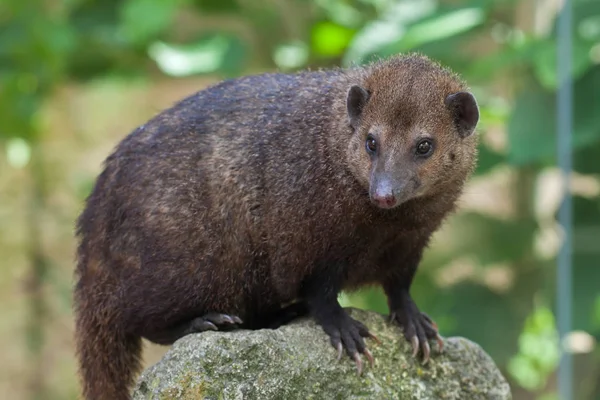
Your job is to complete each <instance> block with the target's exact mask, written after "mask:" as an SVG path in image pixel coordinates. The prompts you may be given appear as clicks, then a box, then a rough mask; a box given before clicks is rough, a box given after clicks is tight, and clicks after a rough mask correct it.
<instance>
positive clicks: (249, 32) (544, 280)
mask: <svg viewBox="0 0 600 400" xmlns="http://www.w3.org/2000/svg"><path fill="white" fill-rule="evenodd" d="M546 3H548V4H546ZM549 4H550V2H545V1H539V2H537V3H535V4H534V2H518V1H512V0H466V1H450V0H401V1H392V0H315V1H308V0H287V1H284V0H276V1H266V0H261V1H256V2H251V1H242V0H171V1H163V0H123V1H117V0H103V1H100V0H61V1H44V0H28V1H23V0H3V1H2V2H0V143H1V144H2V148H3V150H4V152H5V154H6V158H7V160H8V162H9V163H10V165H11V166H12V167H13V168H15V169H21V168H29V171H30V174H31V176H32V183H31V184H32V185H33V186H34V188H35V187H43V185H44V178H43V174H42V170H43V160H41V159H40V157H39V153H38V152H37V151H36V146H37V144H38V140H39V137H40V135H41V134H42V133H43V127H42V126H41V124H40V121H39V110H40V109H41V108H42V107H43V105H44V102H45V101H47V100H48V99H50V98H51V96H52V94H53V93H54V91H55V90H56V89H57V88H59V87H60V86H61V85H62V84H64V83H66V82H81V83H86V82H92V81H94V80H95V79H98V78H100V77H119V78H121V79H152V77H154V76H156V75H157V74H159V75H160V74H162V75H167V76H170V77H172V78H173V79H177V78H183V77H188V76H192V75H199V74H210V75H213V76H214V75H216V76H218V77H220V78H229V77H233V76H237V75H240V74H244V73H253V72H255V71H262V70H270V69H275V68H277V69H281V70H296V69H300V68H304V67H308V66H310V67H311V68H317V67H327V66H332V65H345V66H350V65H352V64H360V63H364V62H368V61H370V60H373V59H376V58H378V57H385V56H388V55H391V54H395V53H398V52H407V51H418V52H422V53H425V54H427V55H429V56H430V57H432V58H435V59H437V60H439V61H440V62H441V63H442V64H444V65H447V66H449V67H451V68H452V69H454V70H456V71H458V72H459V73H460V74H461V75H462V76H463V77H464V78H465V80H466V81H467V82H468V83H469V85H470V86H471V87H472V89H473V91H474V92H475V94H476V95H477V98H478V101H479V104H480V107H481V116H482V119H481V123H480V129H479V134H480V136H481V138H482V140H481V146H480V154H479V164H478V168H477V171H476V174H475V179H476V180H477V181H478V182H484V183H485V182H487V181H492V180H494V179H496V178H494V177H496V176H497V175H501V174H505V175H506V176H508V177H509V178H507V180H506V182H508V183H504V186H503V189H502V191H506V192H507V193H508V195H507V196H505V197H506V198H505V199H503V200H502V201H504V202H505V203H506V204H504V205H502V206H498V207H492V210H489V209H486V210H482V209H480V208H468V209H466V210H464V211H461V212H460V213H459V214H458V215H456V216H453V217H452V218H450V220H449V221H448V225H449V228H448V232H450V233H449V234H444V233H442V234H440V236H439V237H440V239H439V241H437V242H435V244H433V245H432V248H431V249H430V251H428V252H427V254H426V256H425V260H424V262H423V265H422V268H421V269H420V271H419V273H418V276H417V279H416V282H415V285H414V288H413V295H414V297H415V298H416V301H417V303H418V304H419V305H420V307H421V309H422V310H424V311H426V312H427V313H429V314H430V315H431V316H432V317H433V318H434V319H435V320H436V321H437V322H438V324H439V326H440V329H441V331H442V333H443V334H444V335H455V334H459V335H463V336H466V337H469V338H471V339H473V340H475V341H477V342H478V343H480V344H481V345H482V346H483V347H484V348H485V349H486V350H487V351H488V352H489V353H490V354H491V355H492V356H493V357H494V358H495V360H496V361H497V362H498V363H499V365H500V366H501V367H502V368H504V369H505V370H506V371H507V373H508V374H509V376H510V377H511V379H512V384H513V385H515V386H516V387H520V388H522V389H523V390H525V392H524V393H526V392H529V393H532V395H533V394H535V395H540V396H549V395H552V391H553V386H552V384H549V383H548V382H549V381H550V377H551V374H552V373H553V372H554V370H555V367H556V364H557V357H558V347H557V341H556V332H555V326H554V325H555V322H554V318H553V315H552V312H551V310H552V309H553V307H554V305H555V303H556V302H557V301H560V299H556V298H555V296H554V279H555V268H554V260H555V255H556V245H555V244H554V245H553V244H552V243H553V242H552V240H550V241H548V240H546V239H545V238H547V237H558V233H557V229H556V225H555V221H554V217H555V215H554V214H555V212H556V208H550V211H545V212H543V210H542V211H540V210H541V206H540V205H539V204H540V203H543V202H544V200H547V198H548V197H551V195H550V194H548V193H551V191H550V192H548V191H544V190H543V189H544V187H545V186H544V185H543V184H542V183H543V182H544V177H545V176H547V174H548V173H549V172H551V171H552V168H553V166H554V165H555V146H556V123H555V101H556V85H557V77H556V67H555V66H556V58H557V54H556V27H555V14H554V13H553V11H552V9H551V8H548V7H549ZM552 4H553V3H552ZM573 7H574V21H573V27H574V31H573V38H574V43H573V55H572V57H573V67H574V69H573V79H574V80H575V88H574V90H575V91H574V101H575V110H574V113H575V116H574V130H573V135H574V143H573V144H574V149H573V150H574V156H575V172H576V173H577V174H578V176H581V177H585V178H588V180H587V181H586V182H588V186H589V187H591V188H592V189H589V188H588V189H586V190H578V191H575V192H574V196H575V198H574V207H575V210H574V212H575V215H574V220H575V228H574V232H575V239H574V243H575V249H574V287H575V290H574V293H575V299H574V310H573V311H574V328H575V329H578V330H582V331H585V332H587V333H588V334H589V335H592V336H594V337H595V338H596V339H599V338H600V285H599V282H600V268H598V256H599V255H600V248H599V246H598V245H597V237H598V234H597V233H598V232H599V231H598V229H600V197H599V191H598V189H593V188H594V187H596V188H597V187H598V185H599V182H600V181H599V180H598V179H599V176H600V163H599V162H598V161H597V160H598V157H600V112H599V111H600V95H599V93H600V2H599V1H597V0H576V1H574V5H573ZM548 10H550V11H548ZM560 56H561V57H565V56H567V55H560ZM132 107H134V105H133V106H132ZM125 133H126V132H123V134H125ZM36 163H37V165H38V166H37V167H35V165H36ZM503 176H504V175H503ZM93 178H94V177H93V176H90V177H89V181H90V182H91V181H92V179H93ZM503 182H504V181H503ZM590 182H592V183H590ZM594 182H595V183H594ZM594 185H596V186H594ZM86 188H89V183H88V184H87V185H86ZM474 190H480V192H477V193H471V195H472V197H473V198H478V197H484V195H485V193H483V191H484V189H474ZM502 191H501V192H502ZM33 192H34V193H37V194H35V196H37V197H38V200H40V201H36V202H32V203H31V204H30V205H29V207H34V208H35V207H42V208H43V207H45V205H44V201H43V196H44V194H43V191H35V190H34V191H33ZM86 194H87V192H85V193H81V197H82V198H83V197H84V196H85V195H86ZM500 194H502V193H500ZM498 201H500V199H498ZM494 209H507V210H509V211H507V212H499V211H498V210H494ZM494 211H498V212H494ZM31 224H32V227H31V228H32V231H34V230H35V229H34V228H35V226H34V225H35V221H32V222H31ZM540 243H542V244H540ZM544 243H545V244H544ZM544 248H545V249H546V250H544ZM38 250H39V249H37V250H36V249H35V246H34V247H33V250H32V252H33V253H35V252H38ZM40 251H41V250H40ZM45 257H46V258H48V255H45ZM33 258H34V257H33V256H32V260H33ZM32 262H33V261H32ZM33 264H35V263H33ZM32 273H34V274H36V273H37V274H41V275H43V277H42V279H50V278H46V277H47V276H51V277H53V278H52V282H53V284H56V285H58V286H61V287H63V288H64V287H68V285H67V286H65V282H68V278H64V279H63V280H62V283H61V280H60V279H58V278H56V277H55V276H54V275H52V274H47V273H46V272H44V271H42V272H40V270H39V269H35V268H34V269H33V270H32ZM498 282H500V283H498ZM540 297H541V298H543V299H544V303H545V304H548V305H549V306H548V307H538V306H535V301H534V299H535V298H540ZM38 301H43V300H38ZM342 302H343V303H344V304H347V305H355V306H360V307H364V308H371V309H374V310H378V311H381V312H386V311H387V305H386V301H385V298H384V297H383V296H382V293H381V291H380V290H378V289H372V290H365V291H361V292H359V293H352V294H348V293H345V294H343V296H342ZM34 309H35V308H34ZM595 351H596V354H595V356H594V357H595V360H596V363H595V364H594V367H593V368H591V369H590V370H588V371H587V372H588V375H590V376H593V375H594V374H596V375H598V374H600V365H598V358H599V357H598V354H597V353H598V350H597V349H596V350H595ZM592 386H593V387H592V389H591V390H590V391H589V392H585V393H583V392H582V393H580V395H581V396H587V397H585V398H590V399H591V398H600V386H594V385H592ZM580 390H583V389H582V388H580ZM593 396H596V397H593ZM540 398H541V397H540ZM548 398H549V397H548ZM578 398H584V397H578Z"/></svg>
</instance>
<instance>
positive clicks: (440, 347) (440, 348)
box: [435, 333, 444, 353]
mask: <svg viewBox="0 0 600 400" xmlns="http://www.w3.org/2000/svg"><path fill="white" fill-rule="evenodd" d="M435 339H436V340H437V344H438V346H439V350H438V351H439V352H440V353H441V352H443V351H444V340H443V339H442V337H441V336H440V334H439V333H438V334H436V337H435Z"/></svg>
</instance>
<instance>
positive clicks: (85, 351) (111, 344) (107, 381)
mask: <svg viewBox="0 0 600 400" xmlns="http://www.w3.org/2000/svg"><path fill="white" fill-rule="evenodd" d="M81 294H82V293H78V291H77V289H76V292H75V304H76V310H75V313H76V316H75V339H76V346H77V356H78V361H79V373H80V378H81V384H82V386H83V398H84V399H85V400H129V399H130V398H131V395H130V391H131V389H132V386H133V384H134V383H135V379H136V375H137V374H138V373H139V371H140V369H141V361H140V358H141V352H142V339H141V338H140V337H137V336H131V335H129V334H126V333H124V332H123V329H122V328H121V327H120V326H119V325H118V324H114V323H113V320H114V318H112V316H111V315H110V312H108V310H106V309H104V307H103V305H102V303H100V304H94V302H93V301H90V299H89V298H87V297H85V296H81ZM82 297H85V299H83V298H82Z"/></svg>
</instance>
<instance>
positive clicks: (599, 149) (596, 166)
mask: <svg viewBox="0 0 600 400" xmlns="http://www.w3.org/2000/svg"><path fill="white" fill-rule="evenodd" d="M598 157H600V140H599V141H597V142H596V143H592V144H589V145H586V146H581V147H580V148H578V149H576V150H575V152H574V153H573V169H574V170H575V171H577V172H580V173H583V174H600V163H599V162H598Z"/></svg>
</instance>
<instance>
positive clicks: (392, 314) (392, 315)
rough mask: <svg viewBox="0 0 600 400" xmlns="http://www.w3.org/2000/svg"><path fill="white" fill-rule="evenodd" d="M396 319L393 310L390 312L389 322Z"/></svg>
mask: <svg viewBox="0 0 600 400" xmlns="http://www.w3.org/2000/svg"><path fill="white" fill-rule="evenodd" d="M395 319H396V313H395V312H391V313H390V322H392V321H394V320H395Z"/></svg>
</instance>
